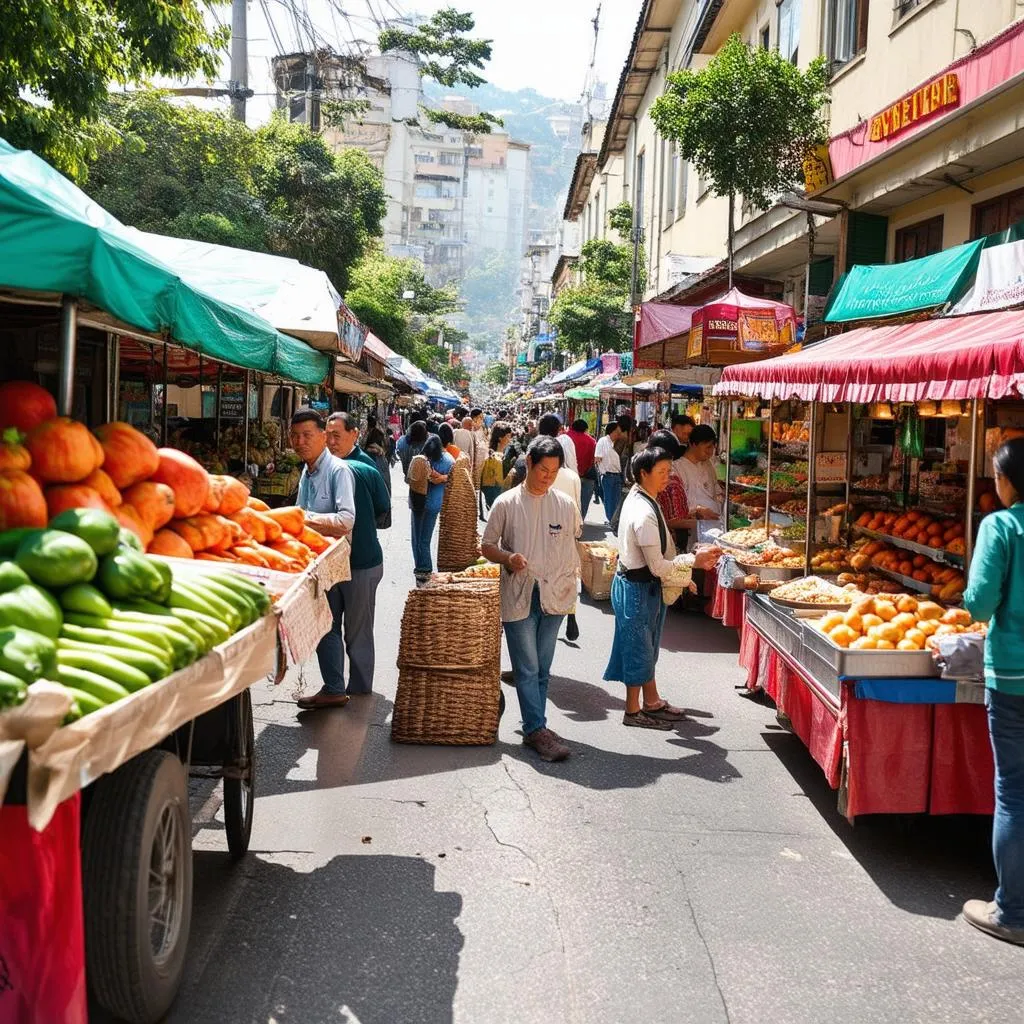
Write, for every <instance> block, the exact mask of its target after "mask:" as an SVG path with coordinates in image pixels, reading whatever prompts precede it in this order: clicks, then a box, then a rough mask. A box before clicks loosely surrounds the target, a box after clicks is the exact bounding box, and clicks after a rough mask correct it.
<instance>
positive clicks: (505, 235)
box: [465, 132, 530, 259]
mask: <svg viewBox="0 0 1024 1024" xmlns="http://www.w3.org/2000/svg"><path fill="white" fill-rule="evenodd" d="M466 154H467V160H466V189H465V193H466V194H465V209H466V218H465V223H466V233H465V241H466V246H467V249H468V253H469V258H471V259H472V258H475V257H481V258H483V257H484V254H485V253H487V252H488V251H491V252H501V253H507V254H509V255H512V256H519V255H520V254H521V253H522V251H523V244H524V240H525V230H526V204H527V198H528V193H527V189H528V174H529V155H530V147H529V145H528V144H527V143H525V142H516V141H515V140H514V139H512V138H510V137H509V136H508V135H507V134H506V133H505V132H492V133H491V134H490V135H478V136H476V137H473V138H470V139H469V140H468V143H467V146H466Z"/></svg>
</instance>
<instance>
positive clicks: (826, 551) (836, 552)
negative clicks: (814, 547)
mask: <svg viewBox="0 0 1024 1024" xmlns="http://www.w3.org/2000/svg"><path fill="white" fill-rule="evenodd" d="M808 564H809V567H810V568H811V569H817V570H818V572H830V573H831V572H845V571H846V570H847V569H850V568H853V565H852V555H851V553H850V552H849V551H847V550H846V548H823V549H822V550H821V551H816V552H815V553H814V554H813V555H811V560H810V562H809V563H808Z"/></svg>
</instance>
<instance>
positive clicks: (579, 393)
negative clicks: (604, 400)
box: [565, 388, 600, 402]
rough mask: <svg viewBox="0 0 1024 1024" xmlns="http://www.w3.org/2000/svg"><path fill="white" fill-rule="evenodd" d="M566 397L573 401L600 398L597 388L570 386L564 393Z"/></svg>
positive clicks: (587, 400)
mask: <svg viewBox="0 0 1024 1024" xmlns="http://www.w3.org/2000/svg"><path fill="white" fill-rule="evenodd" d="M565 397H566V398H571V399H572V400H573V401H574V402H589V401H592V400H593V399H595V398H600V394H599V393H598V390H597V388H572V389H571V390H569V391H566V393H565Z"/></svg>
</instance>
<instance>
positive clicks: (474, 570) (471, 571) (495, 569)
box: [448, 562, 501, 580]
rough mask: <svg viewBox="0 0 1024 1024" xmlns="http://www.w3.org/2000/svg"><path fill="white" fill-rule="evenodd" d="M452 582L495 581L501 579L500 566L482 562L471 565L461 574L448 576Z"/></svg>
mask: <svg viewBox="0 0 1024 1024" xmlns="http://www.w3.org/2000/svg"><path fill="white" fill-rule="evenodd" d="M448 575H449V576H450V577H451V578H452V579H453V580H496V579H500V578H501V566H500V565H497V564H495V563H494V562H482V563H480V564H479V565H471V566H470V567H469V568H468V569H463V570H462V572H453V573H449V574H448Z"/></svg>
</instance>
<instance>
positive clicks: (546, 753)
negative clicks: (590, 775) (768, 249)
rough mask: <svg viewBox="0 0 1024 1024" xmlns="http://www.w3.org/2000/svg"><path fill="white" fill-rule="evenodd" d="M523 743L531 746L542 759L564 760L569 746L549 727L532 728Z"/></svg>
mask: <svg viewBox="0 0 1024 1024" xmlns="http://www.w3.org/2000/svg"><path fill="white" fill-rule="evenodd" d="M523 743H525V744H526V746H528V747H533V749H534V750H536V751H537V754H538V755H539V756H540V759H541V760H542V761H564V760H565V759H566V758H567V757H568V756H569V748H568V747H567V746H566V745H565V744H564V743H563V742H562V741H561V740H560V739H559V738H558V737H557V736H556V735H555V734H554V733H553V732H552V731H551V730H550V729H534V731H533V732H531V733H527V734H526V735H525V736H524V737H523Z"/></svg>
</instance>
